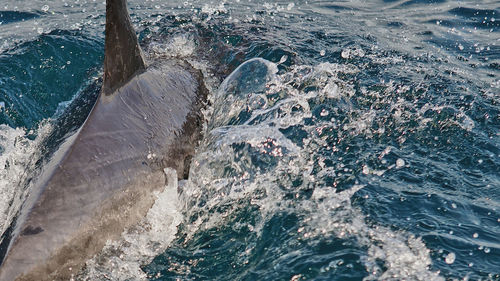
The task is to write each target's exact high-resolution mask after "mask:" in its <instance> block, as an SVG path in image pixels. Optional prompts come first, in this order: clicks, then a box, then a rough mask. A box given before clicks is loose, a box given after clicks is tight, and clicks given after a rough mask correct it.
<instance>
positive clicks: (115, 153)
mask: <svg viewBox="0 0 500 281" xmlns="http://www.w3.org/2000/svg"><path fill="white" fill-rule="evenodd" d="M105 37H106V38H105V58H104V77H103V85H102V89H101V92H100V94H99V98H98V99H97V101H96V103H95V105H94V107H93V108H92V110H91V112H90V114H89V116H88V117H87V119H86V120H85V122H84V123H83V125H82V126H81V127H80V128H79V129H78V130H77V132H76V133H75V134H73V135H72V136H71V137H69V138H67V139H66V140H65V141H64V142H63V143H62V144H61V145H60V147H59V148H58V150H57V151H56V152H55V153H54V155H53V156H52V158H51V160H50V161H49V162H48V164H47V165H45V166H44V168H43V171H42V172H41V174H40V176H38V177H37V179H36V184H34V185H33V187H32V189H31V190H30V193H29V195H28V196H27V198H26V200H25V202H24V203H23V206H22V208H21V211H20V213H19V214H18V216H17V219H16V222H15V225H13V228H12V229H13V230H12V232H11V233H10V235H8V236H9V237H8V239H10V240H9V241H8V248H7V250H6V254H5V256H4V257H3V261H2V265H1V268H0V280H1V281H6V280H9V281H10V280H69V279H70V278H71V277H72V276H74V275H76V273H77V272H78V271H79V270H80V269H81V268H82V267H83V266H84V264H85V261H86V260H88V259H89V258H91V257H92V256H94V255H95V254H97V253H98V252H100V251H101V250H102V248H103V246H104V245H105V243H106V241H108V240H113V239H117V238H119V236H120V235H121V233H122V232H123V231H124V230H125V229H126V228H127V227H130V226H132V225H134V224H136V223H137V222H139V220H140V219H142V218H143V217H144V216H145V215H146V213H147V211H148V209H149V208H150V207H151V206H152V205H153V203H154V199H155V197H154V191H155V190H158V189H161V188H163V187H164V186H165V183H166V181H167V177H166V176H165V173H164V169H165V168H167V167H170V168H173V169H175V170H176V171H177V174H178V177H179V178H181V177H183V176H184V175H187V169H188V168H189V167H188V166H189V162H190V158H191V156H192V154H193V153H194V149H195V146H196V144H197V142H198V140H199V138H200V134H201V131H200V130H201V129H200V128H201V124H202V122H203V120H202V115H201V112H200V111H201V109H202V107H203V106H204V104H205V103H206V96H207V90H206V88H205V87H204V83H203V80H202V75H201V73H200V71H197V70H195V69H194V68H193V67H191V66H190V65H189V64H188V63H186V62H184V61H180V60H174V59H170V60H165V61H159V62H154V63H150V64H149V65H148V64H147V63H146V61H145V59H144V56H143V53H142V50H141V47H140V45H139V44H138V40H137V36H136V34H135V31H134V29H133V27H132V25H131V22H130V16H129V14H128V11H127V4H126V0H107V1H106V29H105Z"/></svg>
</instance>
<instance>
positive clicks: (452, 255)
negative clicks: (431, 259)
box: [444, 253, 455, 264]
mask: <svg viewBox="0 0 500 281" xmlns="http://www.w3.org/2000/svg"><path fill="white" fill-rule="evenodd" d="M444 261H445V262H446V263H447V264H452V263H454V262H455V253H449V254H448V255H446V257H445V259H444Z"/></svg>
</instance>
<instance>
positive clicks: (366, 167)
mask: <svg viewBox="0 0 500 281" xmlns="http://www.w3.org/2000/svg"><path fill="white" fill-rule="evenodd" d="M369 173H370V169H369V168H368V166H366V165H364V166H363V174H365V175H368V174H369ZM498 220H499V221H500V219H498Z"/></svg>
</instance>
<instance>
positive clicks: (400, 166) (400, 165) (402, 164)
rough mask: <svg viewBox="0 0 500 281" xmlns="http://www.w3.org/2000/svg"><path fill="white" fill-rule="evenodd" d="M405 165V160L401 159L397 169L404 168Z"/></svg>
mask: <svg viewBox="0 0 500 281" xmlns="http://www.w3.org/2000/svg"><path fill="white" fill-rule="evenodd" d="M404 165H405V160H403V159H401V158H399V159H398V160H396V168H402V167H404Z"/></svg>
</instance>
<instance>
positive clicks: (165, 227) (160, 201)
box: [77, 168, 183, 281]
mask: <svg viewBox="0 0 500 281" xmlns="http://www.w3.org/2000/svg"><path fill="white" fill-rule="evenodd" d="M165 175H166V176H167V182H168V185H166V186H165V188H164V189H163V191H162V192H159V193H157V194H156V201H155V203H154V205H153V206H152V207H151V209H150V210H149V211H148V213H147V215H146V217H145V218H144V219H143V220H142V221H141V222H140V223H139V224H137V225H135V226H134V227H132V228H130V229H126V230H125V231H124V232H123V233H122V235H121V238H120V239H119V240H117V241H108V242H107V244H106V245H105V246H104V249H103V250H102V251H101V252H100V253H99V254H98V255H96V256H95V257H93V258H92V259H90V260H88V261H87V263H86V268H85V269H84V270H83V271H82V272H81V273H80V274H79V275H78V277H77V279H78V280H92V281H95V280H130V278H132V280H148V276H146V274H145V273H144V272H143V271H142V270H141V268H140V266H142V265H144V264H147V263H148V262H151V260H152V259H153V258H154V257H155V256H157V255H158V254H160V253H162V252H163V251H164V250H165V249H166V247H167V246H168V245H169V244H170V242H171V241H172V240H173V239H174V238H175V234H176V233H177V226H178V225H179V223H180V222H181V221H182V218H183V216H182V214H181V213H180V211H179V209H178V199H177V198H178V196H177V188H178V181H177V172H176V171H175V170H174V169H170V168H167V169H165Z"/></svg>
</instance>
